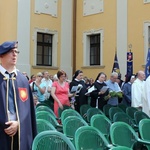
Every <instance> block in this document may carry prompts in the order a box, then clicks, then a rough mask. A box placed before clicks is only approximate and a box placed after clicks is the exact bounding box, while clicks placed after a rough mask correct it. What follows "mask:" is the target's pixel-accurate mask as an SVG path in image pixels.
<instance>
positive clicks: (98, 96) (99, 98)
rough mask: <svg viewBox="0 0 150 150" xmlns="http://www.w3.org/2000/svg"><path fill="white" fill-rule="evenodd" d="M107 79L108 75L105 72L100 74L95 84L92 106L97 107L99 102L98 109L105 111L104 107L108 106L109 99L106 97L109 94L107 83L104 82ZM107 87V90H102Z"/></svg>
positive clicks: (92, 93)
mask: <svg viewBox="0 0 150 150" xmlns="http://www.w3.org/2000/svg"><path fill="white" fill-rule="evenodd" d="M105 79H106V75H105V74H104V73H103V72H100V73H99V74H98V76H97V78H96V80H95V82H94V84H93V86H94V88H95V90H94V91H92V92H91V94H90V96H91V104H90V105H91V106H92V107H96V103H97V102H98V108H99V109H101V110H102V111H103V106H104V105H106V104H107V99H105V96H107V95H108V94H109V91H108V88H107V85H106V83H105V82H104V81H105ZM104 86H105V90H106V89H107V90H106V91H105V90H104V91H103V90H102V88H103V87H104Z"/></svg>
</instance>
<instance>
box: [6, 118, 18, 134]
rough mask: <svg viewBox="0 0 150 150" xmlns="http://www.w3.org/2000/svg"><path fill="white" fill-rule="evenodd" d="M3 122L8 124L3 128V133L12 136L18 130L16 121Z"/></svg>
mask: <svg viewBox="0 0 150 150" xmlns="http://www.w3.org/2000/svg"><path fill="white" fill-rule="evenodd" d="M5 124H6V125H8V126H9V127H8V128H6V129H4V131H5V133H6V134H8V135H9V136H14V135H15V134H16V133H17V131H18V126H19V123H18V121H8V122H6V123H5Z"/></svg>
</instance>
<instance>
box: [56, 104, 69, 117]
mask: <svg viewBox="0 0 150 150" xmlns="http://www.w3.org/2000/svg"><path fill="white" fill-rule="evenodd" d="M66 109H72V108H71V107H70V106H67V105H63V109H61V108H58V117H59V118H61V113H62V112H63V111H64V110H66Z"/></svg>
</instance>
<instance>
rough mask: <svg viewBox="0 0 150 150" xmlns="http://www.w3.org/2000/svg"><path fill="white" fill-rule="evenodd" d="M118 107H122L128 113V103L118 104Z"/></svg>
mask: <svg viewBox="0 0 150 150" xmlns="http://www.w3.org/2000/svg"><path fill="white" fill-rule="evenodd" d="M118 107H119V108H120V109H122V110H123V111H124V112H125V113H126V109H127V107H128V106H127V105H125V104H121V103H120V104H118Z"/></svg>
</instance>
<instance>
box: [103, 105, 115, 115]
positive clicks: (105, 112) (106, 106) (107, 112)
mask: <svg viewBox="0 0 150 150" xmlns="http://www.w3.org/2000/svg"><path fill="white" fill-rule="evenodd" d="M111 107H113V106H112V105H110V104H106V105H104V107H103V113H104V114H105V116H107V117H109V109H110V108H111Z"/></svg>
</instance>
